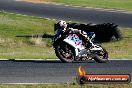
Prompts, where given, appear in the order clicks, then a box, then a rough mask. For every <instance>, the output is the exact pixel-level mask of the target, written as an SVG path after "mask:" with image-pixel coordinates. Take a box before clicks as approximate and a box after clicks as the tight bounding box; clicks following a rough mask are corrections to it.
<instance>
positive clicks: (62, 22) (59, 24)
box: [57, 20, 67, 29]
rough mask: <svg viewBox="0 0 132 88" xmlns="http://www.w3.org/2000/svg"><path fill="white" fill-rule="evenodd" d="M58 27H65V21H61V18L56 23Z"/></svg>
mask: <svg viewBox="0 0 132 88" xmlns="http://www.w3.org/2000/svg"><path fill="white" fill-rule="evenodd" d="M57 25H58V27H59V28H61V29H66V28H67V23H66V21H63V20H60V21H59V22H58V23H57Z"/></svg>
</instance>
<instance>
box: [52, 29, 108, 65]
mask: <svg viewBox="0 0 132 88" xmlns="http://www.w3.org/2000/svg"><path fill="white" fill-rule="evenodd" d="M93 39H94V38H92V39H91V40H92V41H93ZM53 47H54V50H55V54H56V56H57V57H58V58H59V59H60V60H61V61H62V62H74V61H85V60H93V59H94V60H95V61H96V62H98V63H105V62H107V61H108V52H107V51H106V49H105V48H103V47H102V46H101V45H97V44H95V47H96V48H97V49H96V50H90V49H88V48H86V41H84V39H83V37H82V36H81V34H77V33H70V32H63V31H61V30H56V33H55V35H54V38H53Z"/></svg>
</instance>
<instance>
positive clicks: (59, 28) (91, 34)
mask: <svg viewBox="0 0 132 88" xmlns="http://www.w3.org/2000/svg"><path fill="white" fill-rule="evenodd" d="M58 31H60V32H63V33H64V32H66V31H69V32H71V33H79V34H81V35H82V36H83V37H84V39H85V41H86V42H87V44H86V47H87V48H88V49H90V50H97V47H96V46H95V45H94V44H93V42H92V39H93V38H94V37H95V33H94V32H89V33H86V32H85V31H82V30H78V29H73V28H69V27H68V24H67V23H66V22H65V21H63V20H60V21H59V22H58V23H57V30H56V31H55V34H56V33H57V32H58ZM88 35H89V36H88Z"/></svg>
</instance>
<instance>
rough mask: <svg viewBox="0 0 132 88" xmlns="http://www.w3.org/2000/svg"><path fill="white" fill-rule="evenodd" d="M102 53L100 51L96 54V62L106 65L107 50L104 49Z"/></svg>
mask: <svg viewBox="0 0 132 88" xmlns="http://www.w3.org/2000/svg"><path fill="white" fill-rule="evenodd" d="M100 47H101V46H100ZM102 49H103V50H102V51H99V52H97V53H96V54H95V56H94V58H93V59H94V60H95V61H96V62H98V63H106V62H108V58H109V57H108V52H107V51H106V49H105V48H103V47H102Z"/></svg>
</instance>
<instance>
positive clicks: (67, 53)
mask: <svg viewBox="0 0 132 88" xmlns="http://www.w3.org/2000/svg"><path fill="white" fill-rule="evenodd" d="M55 53H56V56H57V57H58V58H59V59H60V60H61V61H62V62H68V63H70V62H73V61H74V58H75V55H74V49H73V48H72V47H71V46H70V45H69V44H66V43H65V42H62V43H60V44H58V45H56V46H55Z"/></svg>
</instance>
